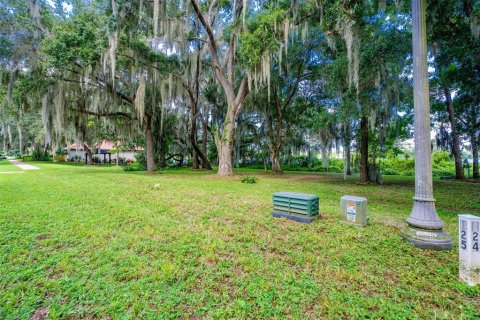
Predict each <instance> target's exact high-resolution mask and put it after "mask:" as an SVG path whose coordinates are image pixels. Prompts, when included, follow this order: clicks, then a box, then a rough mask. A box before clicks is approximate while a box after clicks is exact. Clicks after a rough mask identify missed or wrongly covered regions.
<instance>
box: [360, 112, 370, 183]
mask: <svg viewBox="0 0 480 320" xmlns="http://www.w3.org/2000/svg"><path fill="white" fill-rule="evenodd" d="M360 134H361V141H360V183H364V184H367V183H368V118H367V117H366V116H363V117H362V118H361V120H360Z"/></svg>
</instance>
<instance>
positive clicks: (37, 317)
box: [30, 307, 48, 320]
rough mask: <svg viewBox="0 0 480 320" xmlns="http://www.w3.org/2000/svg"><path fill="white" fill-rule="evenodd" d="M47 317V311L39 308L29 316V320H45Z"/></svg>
mask: <svg viewBox="0 0 480 320" xmlns="http://www.w3.org/2000/svg"><path fill="white" fill-rule="evenodd" d="M47 317H48V311H47V309H45V308H44V307H40V308H38V309H37V310H35V312H34V313H33V314H32V315H31V316H30V320H45V319H47Z"/></svg>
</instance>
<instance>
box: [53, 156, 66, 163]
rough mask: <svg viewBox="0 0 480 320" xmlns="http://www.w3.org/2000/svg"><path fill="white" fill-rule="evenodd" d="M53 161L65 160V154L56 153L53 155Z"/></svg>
mask: <svg viewBox="0 0 480 320" xmlns="http://www.w3.org/2000/svg"><path fill="white" fill-rule="evenodd" d="M53 161H55V162H65V156H64V155H63V154H56V155H55V156H54V157H53Z"/></svg>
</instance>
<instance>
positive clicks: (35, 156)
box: [31, 149, 50, 161]
mask: <svg viewBox="0 0 480 320" xmlns="http://www.w3.org/2000/svg"><path fill="white" fill-rule="evenodd" d="M31 160H32V161H49V160H50V157H49V156H48V153H46V152H45V151H42V150H39V149H38V150H34V151H33V153H32V157H31Z"/></svg>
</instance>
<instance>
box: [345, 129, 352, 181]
mask: <svg viewBox="0 0 480 320" xmlns="http://www.w3.org/2000/svg"><path fill="white" fill-rule="evenodd" d="M351 134H352V133H351V130H350V123H348V122H347V124H346V125H345V166H346V170H345V173H346V175H347V176H351V175H352V168H351V165H350V158H351V149H350V144H351V140H352V137H351Z"/></svg>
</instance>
